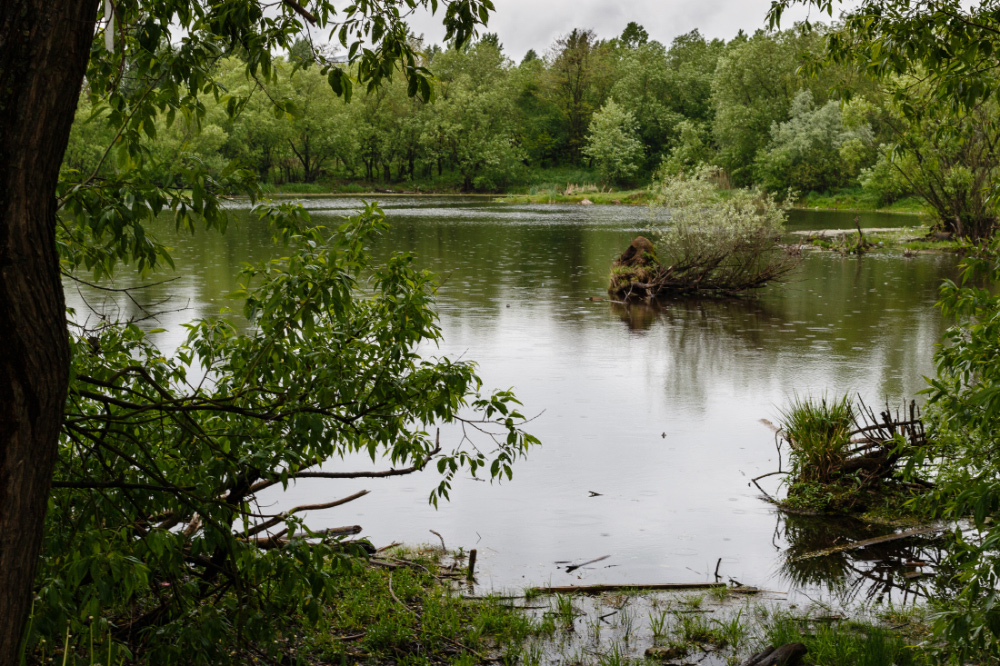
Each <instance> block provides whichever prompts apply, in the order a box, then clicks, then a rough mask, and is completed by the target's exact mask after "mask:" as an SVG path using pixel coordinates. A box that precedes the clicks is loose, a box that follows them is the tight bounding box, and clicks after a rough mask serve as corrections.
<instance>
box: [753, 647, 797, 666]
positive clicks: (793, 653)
mask: <svg viewBox="0 0 1000 666" xmlns="http://www.w3.org/2000/svg"><path fill="white" fill-rule="evenodd" d="M808 651H809V650H808V648H806V646H805V645H803V644H802V643H785V644H784V645H782V646H781V647H779V648H777V649H776V648H773V647H769V648H767V649H766V650H764V651H763V652H758V653H757V654H755V655H754V656H752V657H750V658H749V659H747V660H746V661H744V662H743V663H742V664H741V665H740V666H795V665H796V664H798V663H799V662H800V661H802V657H803V656H804V655H805V654H806V652H808Z"/></svg>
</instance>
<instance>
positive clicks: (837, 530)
mask: <svg viewBox="0 0 1000 666" xmlns="http://www.w3.org/2000/svg"><path fill="white" fill-rule="evenodd" d="M886 534H892V530H889V529H887V528H886V527H884V526H878V525H871V524H868V523H866V522H864V521H861V520H855V519H852V518H847V517H842V518H836V517H830V516H796V515H789V514H785V513H779V514H778V522H777V526H776V527H775V542H776V543H781V544H785V546H784V548H783V549H782V554H781V568H780V580H781V581H783V582H785V583H786V584H788V585H790V586H791V587H795V588H821V589H824V590H825V591H826V592H828V593H830V594H831V595H832V596H833V597H834V598H835V599H837V601H838V602H839V604H840V605H842V606H852V605H855V604H857V603H859V602H868V603H876V604H886V605H897V606H898V605H905V604H908V603H913V602H915V601H918V600H920V599H928V598H934V597H940V596H941V590H940V589H938V580H939V579H938V578H936V577H935V576H934V574H935V573H937V572H938V571H939V567H940V565H941V563H942V561H943V560H944V551H943V547H942V541H941V540H940V539H937V538H935V536H934V535H921V536H912V537H907V538H904V539H898V540H894V541H888V542H884V543H877V544H872V545H869V546H865V547H862V548H856V549H850V550H841V551H839V552H833V553H830V554H825V555H816V553H817V551H824V550H827V549H831V548H836V547H838V546H844V545H845V543H849V542H852V541H862V540H865V539H873V538H877V537H882V536H885V535H886Z"/></svg>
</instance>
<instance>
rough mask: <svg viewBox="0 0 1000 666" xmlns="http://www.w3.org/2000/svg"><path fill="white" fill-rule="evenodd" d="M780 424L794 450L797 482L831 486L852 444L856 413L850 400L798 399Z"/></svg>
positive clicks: (787, 409) (783, 412) (782, 416)
mask: <svg viewBox="0 0 1000 666" xmlns="http://www.w3.org/2000/svg"><path fill="white" fill-rule="evenodd" d="M781 424H782V428H781V429H782V433H783V436H784V438H785V441H787V442H788V444H789V446H790V448H791V452H792V453H791V455H792V461H791V462H792V472H793V475H794V476H795V478H796V480H797V481H799V482H804V483H810V482H812V483H830V482H831V481H832V480H833V476H834V474H836V472H837V471H838V470H839V469H840V467H841V466H842V465H843V463H844V460H845V458H846V456H847V453H848V449H849V446H850V443H851V438H850V433H851V429H852V427H853V424H854V410H853V407H852V404H851V400H850V398H849V397H848V396H846V395H845V396H843V397H842V398H839V399H828V398H827V397H826V396H823V397H822V398H800V397H798V396H795V397H794V398H792V404H791V405H790V406H789V407H787V408H786V409H785V410H783V411H782V412H781Z"/></svg>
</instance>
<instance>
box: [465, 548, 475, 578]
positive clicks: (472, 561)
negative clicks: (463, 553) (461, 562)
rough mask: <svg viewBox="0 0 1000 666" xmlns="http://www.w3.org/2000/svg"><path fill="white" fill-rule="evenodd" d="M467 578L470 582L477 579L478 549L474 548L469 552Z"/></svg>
mask: <svg viewBox="0 0 1000 666" xmlns="http://www.w3.org/2000/svg"><path fill="white" fill-rule="evenodd" d="M467 578H468V579H469V580H475V578H476V549H475V548H473V549H472V550H470V551H469V573H468V576H467Z"/></svg>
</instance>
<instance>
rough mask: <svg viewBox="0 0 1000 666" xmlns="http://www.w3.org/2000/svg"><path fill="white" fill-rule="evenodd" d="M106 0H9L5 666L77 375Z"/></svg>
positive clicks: (3, 334) (0, 11)
mask: <svg viewBox="0 0 1000 666" xmlns="http://www.w3.org/2000/svg"><path fill="white" fill-rule="evenodd" d="M97 4H98V0H3V1H2V2H0V535H2V537H3V538H0V664H2V665H3V666H7V665H8V664H15V663H17V650H18V644H19V642H20V640H21V636H22V633H23V631H24V627H25V620H26V619H27V616H28V613H29V612H30V609H31V595H32V583H33V578H34V573H35V565H36V562H37V560H38V555H39V551H40V549H41V544H42V527H43V522H44V519H45V509H46V505H47V502H48V495H49V486H50V484H51V481H52V469H53V465H54V464H55V459H56V451H57V440H58V437H59V429H60V427H61V425H62V414H63V408H64V404H65V400H66V385H67V381H68V375H69V341H68V338H67V333H66V312H65V306H64V301H63V292H62V284H61V283H60V275H59V258H58V256H57V254H56V245H55V228H56V199H55V191H56V184H57V181H58V177H59V165H60V163H61V162H62V159H63V153H64V152H65V150H66V144H67V141H68V139H69V130H70V125H71V124H72V122H73V114H74V111H75V110H76V104H77V100H78V98H79V96H80V87H81V84H82V81H83V75H84V72H85V71H86V67H87V59H88V57H89V54H90V45H91V41H92V40H93V36H94V21H95V18H96V15H97Z"/></svg>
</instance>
